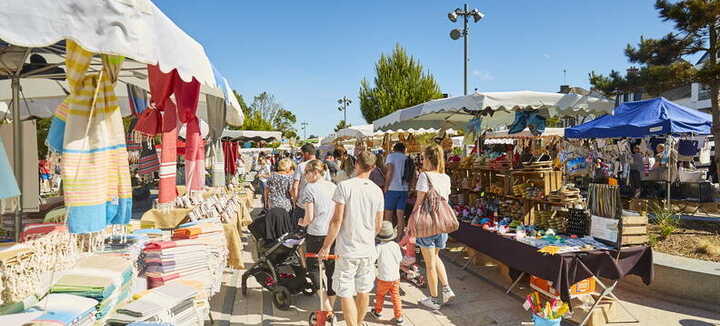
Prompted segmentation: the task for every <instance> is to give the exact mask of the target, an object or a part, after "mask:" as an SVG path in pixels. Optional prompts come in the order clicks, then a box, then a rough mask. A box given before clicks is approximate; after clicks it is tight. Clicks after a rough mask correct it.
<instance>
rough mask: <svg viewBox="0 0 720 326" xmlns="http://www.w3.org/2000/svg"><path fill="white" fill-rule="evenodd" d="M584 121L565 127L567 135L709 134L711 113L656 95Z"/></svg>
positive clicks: (610, 136)
mask: <svg viewBox="0 0 720 326" xmlns="http://www.w3.org/2000/svg"><path fill="white" fill-rule="evenodd" d="M614 112H615V114H614V115H605V116H602V117H600V118H597V119H595V120H592V121H589V122H587V123H584V124H581V125H578V126H575V127H572V128H567V129H565V137H567V138H619V137H645V136H654V135H680V134H696V135H708V134H710V133H711V131H710V130H711V128H712V116H711V115H710V114H707V113H702V112H700V111H698V110H694V109H690V108H686V107H684V106H680V105H677V104H675V103H673V102H670V101H668V100H667V99H665V98H663V97H658V98H654V99H650V100H645V101H637V102H626V103H623V104H621V105H620V106H618V107H617V108H615V110H614Z"/></svg>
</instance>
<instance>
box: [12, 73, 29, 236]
mask: <svg viewBox="0 0 720 326" xmlns="http://www.w3.org/2000/svg"><path fill="white" fill-rule="evenodd" d="M10 85H11V86H10V87H11V90H12V105H13V165H14V168H13V169H14V170H15V180H16V181H17V183H18V186H19V188H20V196H19V197H18V205H17V207H16V209H15V240H16V241H19V240H20V232H21V231H22V225H21V223H22V210H23V194H22V192H23V191H24V190H25V189H24V188H23V186H24V182H23V156H22V154H23V153H22V139H21V138H22V121H21V120H20V77H19V76H13V77H12V83H11V84H10Z"/></svg>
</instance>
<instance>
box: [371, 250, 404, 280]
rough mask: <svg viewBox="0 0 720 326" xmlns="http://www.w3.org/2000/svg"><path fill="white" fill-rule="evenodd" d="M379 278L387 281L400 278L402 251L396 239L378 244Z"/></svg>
mask: <svg viewBox="0 0 720 326" xmlns="http://www.w3.org/2000/svg"><path fill="white" fill-rule="evenodd" d="M376 249H377V255H378V259H377V278H378V279H380V280H383V281H386V282H394V281H397V280H399V279H400V261H401V260H402V252H401V251H400V245H398V244H397V242H395V241H387V242H381V243H380V244H378V245H377V247H376Z"/></svg>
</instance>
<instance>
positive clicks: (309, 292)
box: [302, 285, 317, 297]
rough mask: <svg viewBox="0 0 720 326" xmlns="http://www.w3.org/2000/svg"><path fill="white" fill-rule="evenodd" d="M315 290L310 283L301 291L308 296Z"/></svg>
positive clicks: (313, 293)
mask: <svg viewBox="0 0 720 326" xmlns="http://www.w3.org/2000/svg"><path fill="white" fill-rule="evenodd" d="M316 292H317V290H316V289H315V287H313V286H312V285H309V286H308V287H306V288H305V289H304V290H303V291H302V293H303V294H304V295H306V296H308V297H311V296H313V295H315V293H316Z"/></svg>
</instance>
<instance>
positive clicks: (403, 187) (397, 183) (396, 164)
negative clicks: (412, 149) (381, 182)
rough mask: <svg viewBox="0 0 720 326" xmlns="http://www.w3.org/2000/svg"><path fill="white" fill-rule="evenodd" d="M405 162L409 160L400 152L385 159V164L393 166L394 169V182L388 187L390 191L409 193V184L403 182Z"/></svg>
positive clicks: (393, 153)
mask: <svg viewBox="0 0 720 326" xmlns="http://www.w3.org/2000/svg"><path fill="white" fill-rule="evenodd" d="M405 160H407V155H405V154H403V153H399V152H392V153H390V154H389V155H388V156H387V158H386V159H385V164H386V165H387V164H392V168H393V174H392V180H390V184H389V185H388V190H389V191H408V184H407V182H405V181H403V172H405Z"/></svg>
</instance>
